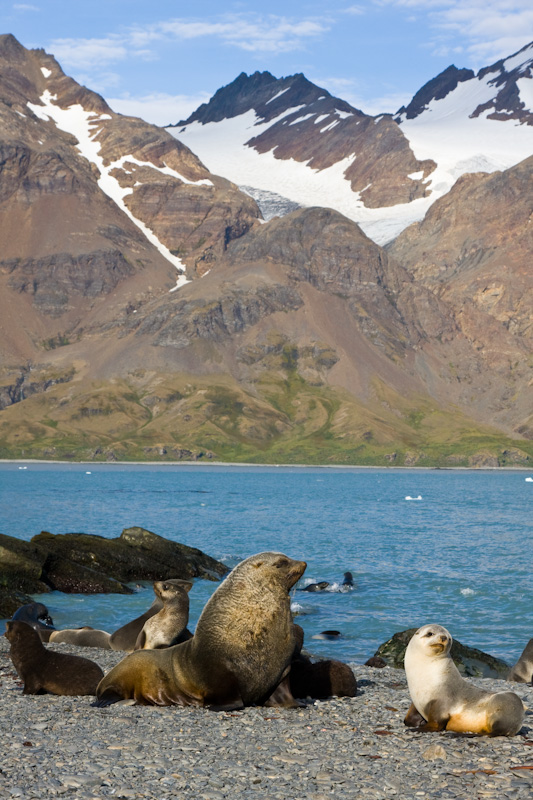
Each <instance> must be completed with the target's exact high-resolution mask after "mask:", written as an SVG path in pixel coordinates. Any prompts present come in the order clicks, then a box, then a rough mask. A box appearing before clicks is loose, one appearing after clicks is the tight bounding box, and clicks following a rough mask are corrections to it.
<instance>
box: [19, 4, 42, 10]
mask: <svg viewBox="0 0 533 800" xmlns="http://www.w3.org/2000/svg"><path fill="white" fill-rule="evenodd" d="M13 9H14V11H40V10H41V9H40V8H38V7H37V6H32V5H30V4H29V3H14V4H13Z"/></svg>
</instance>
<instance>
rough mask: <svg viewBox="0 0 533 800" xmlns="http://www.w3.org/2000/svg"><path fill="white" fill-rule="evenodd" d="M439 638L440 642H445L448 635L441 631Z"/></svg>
mask: <svg viewBox="0 0 533 800" xmlns="http://www.w3.org/2000/svg"><path fill="white" fill-rule="evenodd" d="M440 640H441V642H447V641H448V637H447V636H446V634H445V633H441V635H440Z"/></svg>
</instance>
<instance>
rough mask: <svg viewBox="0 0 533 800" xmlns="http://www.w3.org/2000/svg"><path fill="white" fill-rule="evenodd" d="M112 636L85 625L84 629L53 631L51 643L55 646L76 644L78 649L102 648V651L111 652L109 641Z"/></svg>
mask: <svg viewBox="0 0 533 800" xmlns="http://www.w3.org/2000/svg"><path fill="white" fill-rule="evenodd" d="M110 638H111V634H109V633H108V632H107V631H100V630H97V629H96V628H91V627H89V626H88V625H85V626H84V627H83V628H65V629H64V630H62V631H53V632H52V633H51V634H50V639H49V641H50V642H54V643H55V644H75V645H77V646H78V647H100V648H101V649H102V650H111V645H110V644H109V639H110Z"/></svg>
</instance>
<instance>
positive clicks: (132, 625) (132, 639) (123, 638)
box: [109, 597, 163, 652]
mask: <svg viewBox="0 0 533 800" xmlns="http://www.w3.org/2000/svg"><path fill="white" fill-rule="evenodd" d="M162 608H163V601H162V600H161V598H160V597H156V598H155V600H154V602H153V603H152V605H151V606H150V608H149V609H148V611H145V612H144V614H141V615H140V617H135V619H132V620H131V622H127V623H126V624H125V625H123V626H122V627H121V628H118V630H116V631H115V632H114V633H112V634H111V636H110V637H109V644H110V645H111V650H126V651H127V652H133V650H135V643H136V641H137V637H138V635H139V634H140V632H141V631H142V629H143V626H144V623H145V622H146V620H147V619H150V617H153V616H154V615H155V614H157V613H158V611H161V609H162Z"/></svg>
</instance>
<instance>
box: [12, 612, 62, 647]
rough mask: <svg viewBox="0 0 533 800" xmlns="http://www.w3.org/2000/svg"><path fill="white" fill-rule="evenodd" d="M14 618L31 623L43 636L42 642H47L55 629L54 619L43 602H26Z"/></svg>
mask: <svg viewBox="0 0 533 800" xmlns="http://www.w3.org/2000/svg"><path fill="white" fill-rule="evenodd" d="M12 619H13V620H20V622H27V623H28V625H31V627H32V628H34V629H35V630H36V631H37V633H38V634H39V636H40V637H41V641H42V642H47V641H48V640H49V638H50V634H51V633H52V631H55V626H54V621H53V619H52V617H51V616H50V614H49V613H48V609H47V608H46V606H45V605H44V604H43V603H26V605H24V606H21V607H20V608H17V610H16V611H15V613H14V614H13V617H12Z"/></svg>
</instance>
